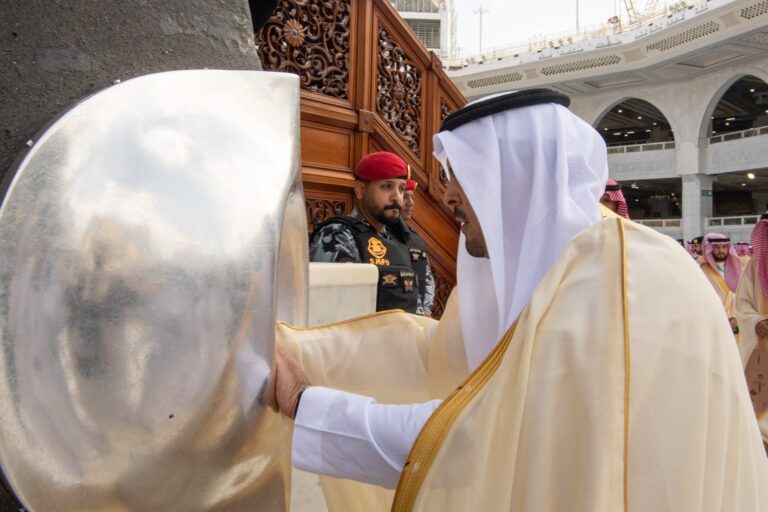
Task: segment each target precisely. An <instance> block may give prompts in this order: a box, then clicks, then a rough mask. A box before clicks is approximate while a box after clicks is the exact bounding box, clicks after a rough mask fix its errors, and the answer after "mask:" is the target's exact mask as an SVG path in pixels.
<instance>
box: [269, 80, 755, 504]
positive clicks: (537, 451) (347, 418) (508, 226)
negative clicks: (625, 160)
mask: <svg viewBox="0 0 768 512" xmlns="http://www.w3.org/2000/svg"><path fill="white" fill-rule="evenodd" d="M567 104H568V101H567V98H565V97H564V96H562V95H560V94H558V93H554V92H552V91H548V90H544V89H537V90H530V91H523V92H519V93H509V94H503V95H499V96H495V97H492V98H488V99H485V100H482V101H479V102H475V103H473V104H470V105H468V106H467V107H464V108H463V109H461V110H459V111H457V112H455V113H454V114H452V115H451V116H449V117H447V118H446V119H445V121H444V124H443V127H442V129H441V131H440V133H438V134H437V135H436V136H435V156H436V158H437V159H438V161H440V162H441V164H442V165H443V168H444V169H446V170H452V172H451V173H450V175H449V179H450V181H449V185H448V188H447V191H446V193H445V197H444V202H445V204H446V205H447V206H448V207H449V208H451V209H453V211H454V215H455V216H456V218H457V220H459V221H460V222H461V224H462V228H461V230H462V236H461V239H460V247H459V258H458V270H457V274H458V286H457V289H458V291H457V292H456V293H454V294H453V296H452V299H451V301H449V302H450V304H449V305H448V307H447V308H446V312H445V314H444V317H443V319H442V320H441V321H440V322H439V323H438V324H437V325H435V324H434V323H433V322H431V321H429V320H428V319H424V318H421V317H415V316H413V315H407V314H405V313H399V312H382V313H379V314H375V315H372V316H368V317H362V318H359V319H354V320H351V321H348V322H343V323H340V324H334V325H329V326H323V327H319V328H315V329H298V328H293V327H291V326H286V325H279V326H278V341H279V343H280V345H281V346H282V347H284V348H280V349H279V350H278V352H277V354H278V355H277V369H276V378H275V380H274V383H275V397H276V402H277V405H278V406H279V408H280V410H281V411H282V412H283V413H284V414H285V415H286V416H288V417H291V418H293V417H295V426H294V437H293V443H294V444H293V461H294V464H295V465H296V466H297V467H299V468H301V469H304V470H308V471H314V472H318V473H321V474H325V475H329V476H332V477H336V479H331V480H328V481H326V484H327V485H326V486H325V489H326V496H327V498H328V502H329V507H330V508H331V509H332V510H353V509H365V510H374V509H376V510H379V509H381V510H383V509H385V508H389V507H390V505H391V508H392V510H396V511H400V510H402V511H406V510H429V511H438V510H439V511H452V510H456V511H465V510H530V511H546V510H573V511H590V512H592V511H606V512H608V511H611V512H613V511H616V510H625V511H626V510H635V511H637V510H643V511H645V510H648V511H650V510H653V511H679V510H707V511H708V510H711V511H715V510H717V511H720V510H749V511H759V510H766V509H768V496H767V493H768V461H766V458H765V454H764V453H763V452H762V446H761V443H760V435H759V431H758V428H757V423H756V421H755V419H754V415H753V413H752V410H751V405H750V402H749V397H748V395H747V389H746V386H745V385H744V379H743V375H742V371H741V366H740V364H739V357H738V352H737V349H736V345H735V344H734V342H733V337H732V335H731V332H730V328H729V325H728V322H727V319H726V317H725V315H723V314H722V312H721V308H722V306H721V304H720V301H719V300H718V298H717V296H716V295H715V293H714V292H713V290H712V288H711V287H710V286H709V284H708V283H707V282H706V280H705V279H703V276H702V275H701V272H700V271H699V269H698V267H697V265H696V264H695V263H694V262H693V261H692V260H691V258H690V256H688V255H687V254H686V252H685V251H684V250H683V249H682V248H680V247H679V245H678V244H676V243H675V242H674V240H672V239H670V238H668V237H665V236H664V235H660V234H658V233H656V232H654V231H652V230H650V229H647V228H644V227H643V226H639V225H636V224H633V223H631V222H627V221H625V220H623V219H621V218H619V217H617V216H615V215H613V214H611V213H610V212H608V211H607V210H604V211H602V213H601V210H600V207H599V206H598V200H599V199H600V197H601V195H602V194H603V188H604V184H605V183H606V179H607V158H606V149H605V144H604V142H603V140H602V138H601V137H600V135H599V134H598V133H597V132H595V130H594V129H593V128H592V127H590V126H589V125H587V124H586V123H584V122H583V121H582V120H580V119H579V118H577V117H576V116H574V115H573V114H571V113H570V112H569V111H568V110H567V108H566V106H567ZM682 305H685V306H682ZM457 310H458V311H457ZM459 319H460V322H459ZM459 334H461V336H460V335H459ZM457 347H460V348H459V349H458V350H457ZM462 348H463V350H461V349H462ZM310 383H311V384H312V385H310ZM340 479H352V480H357V481H359V482H368V483H372V484H375V485H376V486H381V487H386V488H395V487H396V492H395V495H394V498H391V495H390V496H389V499H390V500H391V501H390V502H389V503H387V502H386V501H384V502H381V501H379V502H377V501H376V500H375V499H373V498H371V494H366V489H365V488H363V487H362V486H359V484H353V483H351V482H349V480H340ZM356 486H357V487H356ZM369 489H370V488H369ZM371 492H373V491H371ZM345 496H346V497H345ZM382 496H385V495H381V494H380V495H379V497H382ZM384 499H386V497H385V498H384ZM377 506H378V507H379V508H376V507H377Z"/></svg>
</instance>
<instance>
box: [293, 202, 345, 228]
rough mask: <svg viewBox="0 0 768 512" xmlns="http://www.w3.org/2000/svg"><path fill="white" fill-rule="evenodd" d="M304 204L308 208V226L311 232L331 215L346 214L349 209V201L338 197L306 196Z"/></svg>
mask: <svg viewBox="0 0 768 512" xmlns="http://www.w3.org/2000/svg"><path fill="white" fill-rule="evenodd" d="M304 204H305V206H306V209H307V227H308V228H309V231H310V233H311V232H313V231H314V230H315V227H317V225H318V224H320V223H321V222H324V221H326V220H328V219H330V218H331V217H338V216H339V215H344V213H345V212H346V211H347V202H346V201H342V200H336V199H310V198H306V199H305V200H304Z"/></svg>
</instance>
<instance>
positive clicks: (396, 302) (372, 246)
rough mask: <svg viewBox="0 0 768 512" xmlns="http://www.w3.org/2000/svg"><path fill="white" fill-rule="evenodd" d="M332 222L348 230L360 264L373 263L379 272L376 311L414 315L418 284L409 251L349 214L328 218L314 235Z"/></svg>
mask: <svg viewBox="0 0 768 512" xmlns="http://www.w3.org/2000/svg"><path fill="white" fill-rule="evenodd" d="M334 222H336V223H341V224H345V225H346V226H347V227H349V229H350V231H351V232H352V235H353V237H354V239H355V242H356V243H357V250H358V252H359V253H360V257H361V258H362V261H361V262H360V263H373V264H374V265H376V268H377V269H378V270H379V282H378V285H377V290H376V311H384V310H387V309H403V310H405V311H407V312H409V313H415V312H416V307H417V305H418V303H417V301H418V295H419V288H420V287H419V283H420V281H419V278H418V276H417V275H416V271H415V270H414V267H413V266H412V265H411V253H410V248H409V247H408V246H407V245H405V244H404V243H403V242H401V241H399V240H397V239H396V238H393V239H391V240H390V239H387V238H386V237H383V236H381V235H380V234H379V233H378V232H377V231H376V230H375V229H373V227H371V226H370V225H369V224H367V223H366V222H363V221H362V220H360V219H358V218H356V217H352V216H349V215H345V216H343V217H334V218H332V219H328V220H327V221H325V222H323V223H321V224H320V225H318V226H317V228H315V232H316V233H317V232H319V231H320V230H321V229H322V228H323V227H324V226H325V225H327V224H331V223H334Z"/></svg>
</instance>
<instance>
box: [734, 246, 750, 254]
mask: <svg viewBox="0 0 768 512" xmlns="http://www.w3.org/2000/svg"><path fill="white" fill-rule="evenodd" d="M734 249H736V254H738V255H739V256H750V255H751V254H752V249H751V248H750V246H748V245H747V244H736V247H734Z"/></svg>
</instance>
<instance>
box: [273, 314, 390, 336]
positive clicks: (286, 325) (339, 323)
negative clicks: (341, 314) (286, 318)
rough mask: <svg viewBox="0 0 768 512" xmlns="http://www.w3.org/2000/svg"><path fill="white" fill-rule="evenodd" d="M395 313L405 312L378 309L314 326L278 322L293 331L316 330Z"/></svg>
mask: <svg viewBox="0 0 768 512" xmlns="http://www.w3.org/2000/svg"><path fill="white" fill-rule="evenodd" d="M394 313H405V311H404V310H402V309H386V310H384V311H377V312H375V313H368V314H367V315H361V316H356V317H353V318H347V319H346V320H341V321H339V322H332V323H330V324H323V325H315V326H312V327H298V326H296V325H291V324H287V323H285V322H281V321H278V322H276V323H277V325H282V326H283V327H287V328H288V329H291V330H293V331H316V330H318V329H324V328H326V327H336V326H337V325H344V324H351V323H352V322H357V321H358V320H365V319H367V318H374V317H377V316H386V315H392V314H394Z"/></svg>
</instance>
